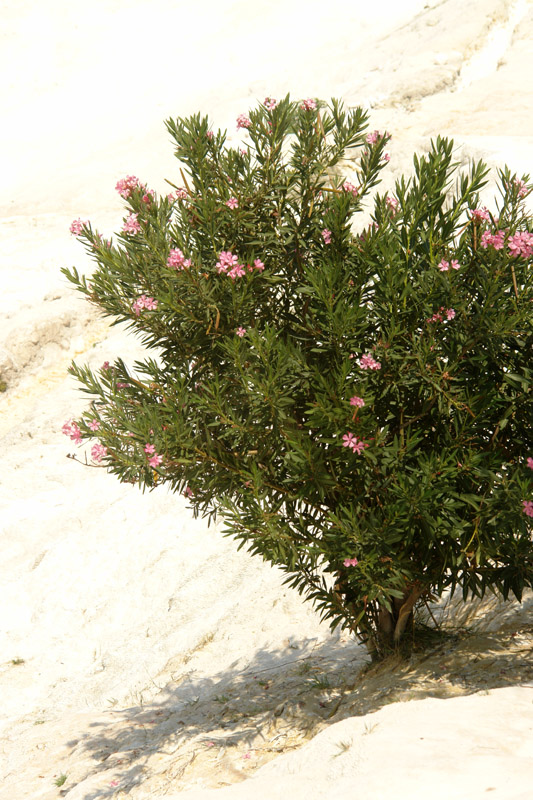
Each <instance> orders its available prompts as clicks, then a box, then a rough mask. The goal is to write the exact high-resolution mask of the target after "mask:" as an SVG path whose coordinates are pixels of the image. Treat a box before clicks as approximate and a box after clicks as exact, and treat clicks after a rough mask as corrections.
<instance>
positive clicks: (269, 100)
mask: <svg viewBox="0 0 533 800" xmlns="http://www.w3.org/2000/svg"><path fill="white" fill-rule="evenodd" d="M277 104H278V101H277V100H274V98H273V97H265V102H264V103H263V105H264V106H265V108H268V110H269V111H272V110H273V109H274V108H276V106H277Z"/></svg>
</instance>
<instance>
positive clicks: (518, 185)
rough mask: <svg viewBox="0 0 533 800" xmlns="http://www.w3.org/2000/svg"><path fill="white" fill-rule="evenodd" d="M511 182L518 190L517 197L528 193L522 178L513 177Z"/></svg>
mask: <svg viewBox="0 0 533 800" xmlns="http://www.w3.org/2000/svg"><path fill="white" fill-rule="evenodd" d="M513 184H514V186H515V187H516V189H517V190H518V197H525V196H526V194H527V193H528V188H527V186H526V184H525V183H524V181H523V180H521V179H520V178H513Z"/></svg>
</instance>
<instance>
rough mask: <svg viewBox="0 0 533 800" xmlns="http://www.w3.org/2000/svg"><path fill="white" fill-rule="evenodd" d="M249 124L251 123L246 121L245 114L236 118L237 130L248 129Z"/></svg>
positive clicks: (248, 120)
mask: <svg viewBox="0 0 533 800" xmlns="http://www.w3.org/2000/svg"><path fill="white" fill-rule="evenodd" d="M251 124H252V121H251V120H250V119H248V117H247V116H246V114H239V116H238V117H237V130H239V128H249V127H250V126H251Z"/></svg>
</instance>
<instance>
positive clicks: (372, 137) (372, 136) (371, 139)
mask: <svg viewBox="0 0 533 800" xmlns="http://www.w3.org/2000/svg"><path fill="white" fill-rule="evenodd" d="M381 138H382V134H381V133H380V132H379V131H373V132H372V133H369V134H368V135H367V137H366V141H367V144H375V143H376V142H377V141H378V140H379V139H381Z"/></svg>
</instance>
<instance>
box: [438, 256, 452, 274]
mask: <svg viewBox="0 0 533 800" xmlns="http://www.w3.org/2000/svg"><path fill="white" fill-rule="evenodd" d="M439 269H440V271H441V272H448V270H449V269H450V264H449V262H448V261H445V260H444V259H442V261H441V262H440V263H439Z"/></svg>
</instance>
